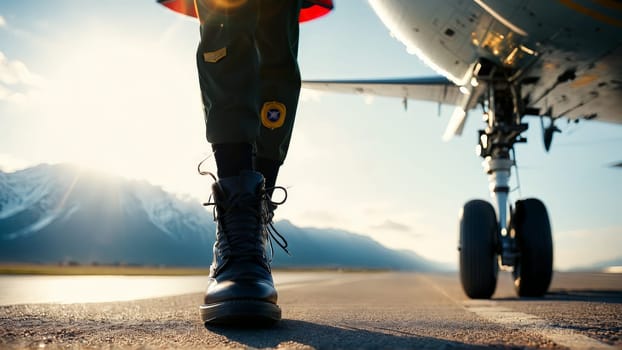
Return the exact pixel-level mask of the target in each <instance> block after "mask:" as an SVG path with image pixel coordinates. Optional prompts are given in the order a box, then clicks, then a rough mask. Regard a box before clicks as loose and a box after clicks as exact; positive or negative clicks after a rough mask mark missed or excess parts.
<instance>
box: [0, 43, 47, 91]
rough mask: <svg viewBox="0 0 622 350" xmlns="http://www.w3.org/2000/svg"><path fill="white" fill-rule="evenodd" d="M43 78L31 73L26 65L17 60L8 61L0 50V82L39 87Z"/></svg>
mask: <svg viewBox="0 0 622 350" xmlns="http://www.w3.org/2000/svg"><path fill="white" fill-rule="evenodd" d="M43 81H44V80H43V78H42V77H40V76H38V75H37V74H34V73H32V72H31V71H30V70H29V69H28V67H26V65H25V64H24V63H23V62H21V61H18V60H13V61H10V60H9V59H8V58H7V57H6V56H5V55H4V53H2V52H1V51H0V83H2V84H5V85H28V86H33V87H40V86H41V85H43Z"/></svg>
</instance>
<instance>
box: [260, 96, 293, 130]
mask: <svg viewBox="0 0 622 350" xmlns="http://www.w3.org/2000/svg"><path fill="white" fill-rule="evenodd" d="M286 113H287V108H286V107H285V105H284V104H282V103H281V102H277V101H270V102H266V103H264V104H263V107H261V124H263V126H265V127H266V128H268V129H276V128H280V127H281V126H283V123H285V114H286Z"/></svg>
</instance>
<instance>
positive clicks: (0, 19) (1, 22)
mask: <svg viewBox="0 0 622 350" xmlns="http://www.w3.org/2000/svg"><path fill="white" fill-rule="evenodd" d="M6 26H7V24H6V20H5V19H4V17H2V16H1V15H0V28H5V27H6Z"/></svg>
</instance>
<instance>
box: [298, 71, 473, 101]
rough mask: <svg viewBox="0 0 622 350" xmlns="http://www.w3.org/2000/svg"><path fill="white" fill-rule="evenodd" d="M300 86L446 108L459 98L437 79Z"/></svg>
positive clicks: (316, 82) (453, 88)
mask: <svg viewBox="0 0 622 350" xmlns="http://www.w3.org/2000/svg"><path fill="white" fill-rule="evenodd" d="M302 87H303V88H307V89H311V90H320V91H331V92H342V93H349V94H363V95H375V96H388V97H399V98H402V99H413V100H422V101H433V102H439V103H442V104H450V105H458V104H459V103H460V101H461V98H462V97H461V96H462V93H461V92H460V89H459V88H458V87H457V86H456V85H455V84H454V83H452V82H451V81H450V80H448V79H446V78H445V77H441V76H438V77H427V78H399V79H370V80H305V81H303V82H302Z"/></svg>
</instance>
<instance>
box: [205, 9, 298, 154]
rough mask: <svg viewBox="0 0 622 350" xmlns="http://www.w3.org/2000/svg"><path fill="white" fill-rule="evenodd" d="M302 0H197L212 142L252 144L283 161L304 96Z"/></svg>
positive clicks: (260, 150)
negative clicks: (300, 45)
mask: <svg viewBox="0 0 622 350" xmlns="http://www.w3.org/2000/svg"><path fill="white" fill-rule="evenodd" d="M301 2H302V0H195V5H196V8H197V12H198V15H199V20H200V22H201V42H200V43H199V47H198V49H197V65H198V71H199V83H200V86H201V95H202V99H203V106H204V112H205V126H206V136H207V140H208V141H209V142H210V143H213V144H214V143H216V144H218V143H250V144H252V145H254V147H255V152H256V156H257V157H263V158H267V159H272V160H276V161H279V162H281V163H282V162H283V160H284V159H285V156H286V154H287V150H288V148H289V142H290V139H291V135H292V129H293V126H294V119H295V116H296V108H297V105H298V97H299V94H300V70H299V68H298V61H297V55H298V34H299V24H298V16H299V12H300V7H301Z"/></svg>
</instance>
